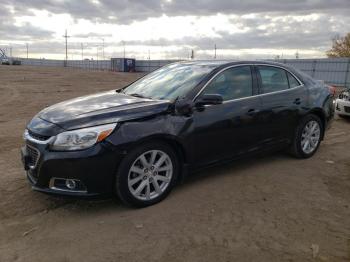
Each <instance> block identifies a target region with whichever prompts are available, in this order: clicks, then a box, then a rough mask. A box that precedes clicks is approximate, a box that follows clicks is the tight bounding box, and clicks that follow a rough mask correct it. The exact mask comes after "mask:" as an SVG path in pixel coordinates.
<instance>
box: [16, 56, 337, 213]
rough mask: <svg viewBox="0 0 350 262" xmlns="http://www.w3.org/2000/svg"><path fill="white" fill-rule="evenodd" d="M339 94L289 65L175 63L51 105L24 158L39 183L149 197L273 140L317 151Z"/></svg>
mask: <svg viewBox="0 0 350 262" xmlns="http://www.w3.org/2000/svg"><path fill="white" fill-rule="evenodd" d="M333 96H334V93H333V91H332V90H331V89H330V88H329V87H328V86H326V85H324V84H322V83H321V82H319V81H315V80H313V79H312V78H310V77H308V76H306V75H304V74H303V73H301V72H299V71H297V70H295V69H293V68H290V67H287V66H285V65H282V64H277V63H272V62H257V61H254V62H249V61H247V62H227V61H192V62H179V63H174V64H170V65H168V66H165V67H163V68H161V69H159V70H157V71H154V72H152V73H150V74H148V75H146V76H144V77H143V78H141V79H139V80H137V81H136V82H134V83H132V84H130V85H129V86H126V87H124V88H122V89H120V90H117V91H115V90H113V91H109V92H103V93H98V94H93V95H89V96H84V97H79V98H75V99H72V100H68V101H64V102H61V103H59V104H56V105H53V106H50V107H48V108H46V109H44V110H42V111H41V112H39V113H38V114H37V115H36V116H35V117H34V118H33V119H32V120H31V121H30V123H29V124H28V125H27V128H26V130H25V132H24V139H25V146H24V147H23V148H22V150H21V152H22V161H23V163H24V167H25V170H26V174H27V178H28V180H29V182H30V183H31V184H32V188H33V189H34V190H37V191H41V192H45V193H52V194H61V195H71V196H99V195H112V194H115V195H116V196H118V197H119V199H120V200H121V201H122V202H124V203H126V204H129V205H133V206H137V207H143V206H149V205H152V204H155V203H157V202H159V201H161V200H162V199H164V198H165V197H166V196H167V195H168V194H169V192H170V191H171V189H172V188H173V187H174V185H175V184H176V183H177V182H178V181H180V180H182V179H183V178H184V177H185V176H186V175H187V174H189V173H191V172H192V171H194V170H198V169H199V168H202V167H205V166H208V165H213V164H218V163H223V162H226V161H229V160H234V159H237V158H240V157H242V156H245V155H248V154H251V153H254V152H261V151H263V150H264V151H265V150H268V149H269V150H270V149H273V150H275V149H284V148H285V149H288V150H289V152H291V153H292V154H293V155H294V156H295V157H297V158H308V157H311V156H312V155H313V154H314V153H315V152H316V151H317V149H318V147H319V145H320V143H321V141H322V139H323V137H324V133H325V130H326V129H327V127H328V126H329V123H330V121H331V120H332V118H333V114H334V104H333Z"/></svg>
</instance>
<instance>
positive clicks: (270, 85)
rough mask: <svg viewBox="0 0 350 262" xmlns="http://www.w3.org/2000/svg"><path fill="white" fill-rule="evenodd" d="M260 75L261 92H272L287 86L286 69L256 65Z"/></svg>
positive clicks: (284, 88)
mask: <svg viewBox="0 0 350 262" xmlns="http://www.w3.org/2000/svg"><path fill="white" fill-rule="evenodd" d="M258 70H259V73H260V76H261V82H262V92H263V93H264V94H266V93H272V92H277V91H281V90H286V89H288V88H289V83H288V78H287V74H286V71H285V70H283V69H281V68H277V67H271V66H258Z"/></svg>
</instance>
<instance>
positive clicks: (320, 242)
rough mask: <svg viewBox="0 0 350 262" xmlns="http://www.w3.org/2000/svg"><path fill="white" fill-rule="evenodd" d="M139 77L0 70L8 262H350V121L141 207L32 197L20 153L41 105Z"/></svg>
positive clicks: (2, 235)
mask: <svg viewBox="0 0 350 262" xmlns="http://www.w3.org/2000/svg"><path fill="white" fill-rule="evenodd" d="M140 76H141V75H140V74H124V73H111V72H92V71H82V70H77V69H75V70H73V69H66V68H44V67H25V66H18V67H15V66H0V81H1V82H0V142H1V145H2V146H1V147H0V167H1V169H0V170H1V171H0V261H1V262H3V261H4V262H7V261H36V262H40V261H50V262H55V261H62V262H63V261H64V262H70V261H118V262H119V261H147V260H148V261H214V260H215V261H350V120H346V119H345V120H344V119H336V120H335V121H334V123H333V126H332V128H331V129H330V130H329V131H328V133H327V135H326V138H325V140H324V141H323V143H322V145H321V147H320V149H319V151H318V153H317V154H316V155H315V156H314V157H313V158H311V159H308V160H296V159H294V158H291V157H290V156H288V155H286V154H284V153H274V154H270V155H266V156H263V157H255V158H250V159H245V160H242V161H239V162H234V163H231V164H227V165H223V166H220V167H215V168H209V169H207V170H205V171H201V172H200V173H197V174H194V175H193V176H191V177H190V178H189V179H187V181H185V183H184V184H183V185H180V186H178V187H177V188H175V190H174V191H173V192H172V194H171V195H170V196H169V197H168V198H167V199H166V200H165V201H163V202H162V203H160V204H158V205H155V206H152V207H149V208H144V209H131V208H127V207H124V206H122V205H121V204H120V203H119V202H118V200H103V201H83V200H72V199H60V198H55V197H52V196H47V195H43V194H40V193H37V192H33V191H31V189H30V186H29V184H28V183H27V181H26V179H25V177H24V171H23V168H22V165H21V162H20V157H19V148H20V146H21V145H22V143H23V142H22V138H21V136H22V133H23V130H24V127H25V125H26V123H27V122H28V121H29V120H30V119H31V117H33V115H34V114H35V113H36V112H38V111H39V110H41V109H42V108H43V107H45V106H47V105H50V104H53V103H56V102H59V101H62V100H65V99H68V98H73V97H77V96H80V95H85V94H89V93H94V92H99V91H104V90H110V89H116V88H118V87H121V86H123V85H125V84H127V83H129V82H131V81H133V80H135V79H136V78H138V77H140Z"/></svg>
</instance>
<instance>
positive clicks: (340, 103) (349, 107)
mask: <svg viewBox="0 0 350 262" xmlns="http://www.w3.org/2000/svg"><path fill="white" fill-rule="evenodd" d="M335 112H336V113H337V114H339V115H345V116H350V101H346V100H343V99H339V98H338V99H337V100H336V101H335Z"/></svg>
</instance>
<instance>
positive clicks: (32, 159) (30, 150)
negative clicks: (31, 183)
mask: <svg viewBox="0 0 350 262" xmlns="http://www.w3.org/2000/svg"><path fill="white" fill-rule="evenodd" d="M26 150H27V154H28V165H29V166H30V167H31V168H34V167H36V165H37V163H38V160H39V157H40V153H39V150H38V149H36V148H34V147H32V146H30V145H27V146H26Z"/></svg>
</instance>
